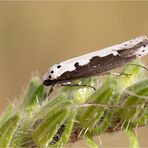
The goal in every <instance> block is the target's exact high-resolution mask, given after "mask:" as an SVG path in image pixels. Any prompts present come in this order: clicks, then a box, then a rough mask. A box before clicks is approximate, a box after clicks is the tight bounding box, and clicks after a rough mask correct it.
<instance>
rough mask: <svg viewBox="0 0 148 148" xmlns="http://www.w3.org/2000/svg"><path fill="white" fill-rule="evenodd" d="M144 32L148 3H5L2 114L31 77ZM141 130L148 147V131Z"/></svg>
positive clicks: (0, 17)
mask: <svg viewBox="0 0 148 148" xmlns="http://www.w3.org/2000/svg"><path fill="white" fill-rule="evenodd" d="M143 34H145V35H148V2H0V92H1V93H0V112H1V111H2V110H3V109H4V108H5V106H7V104H8V103H10V101H11V100H12V99H15V98H19V96H20V94H21V93H22V92H23V91H22V90H23V88H25V87H26V86H27V83H28V81H29V79H30V77H31V74H32V73H35V72H36V71H38V73H39V75H40V76H41V77H42V75H43V74H44V72H45V71H47V69H48V67H49V66H50V65H52V64H55V63H57V62H60V61H62V60H65V59H68V58H72V57H75V56H78V55H81V54H84V53H87V52H91V51H94V50H96V49H100V48H103V47H107V46H110V45H113V44H116V43H119V42H122V41H125V40H128V39H131V38H133V37H136V36H139V35H143ZM145 60H147V61H148V59H147V58H146V57H145ZM141 131H142V133H141V134H140V135H141V136H142V137H143V138H145V140H144V139H141V141H142V142H141V144H142V146H145V147H146V146H147V147H148V141H146V136H148V134H147V133H148V129H147V128H146V129H144V130H141ZM141 131H140V132H141ZM117 139H118V140H119V137H118V136H117ZM121 139H122V138H121ZM121 139H120V140H119V145H120V144H121V143H122V142H121ZM116 142H117V140H116ZM104 143H105V142H104ZM119 145H118V146H119ZM114 146H116V144H115V142H114ZM120 146H123V145H120Z"/></svg>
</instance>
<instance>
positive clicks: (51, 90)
mask: <svg viewBox="0 0 148 148" xmlns="http://www.w3.org/2000/svg"><path fill="white" fill-rule="evenodd" d="M53 87H54V85H51V87H50V90H49V92H48V96H49V95H50V94H51V93H52V92H53Z"/></svg>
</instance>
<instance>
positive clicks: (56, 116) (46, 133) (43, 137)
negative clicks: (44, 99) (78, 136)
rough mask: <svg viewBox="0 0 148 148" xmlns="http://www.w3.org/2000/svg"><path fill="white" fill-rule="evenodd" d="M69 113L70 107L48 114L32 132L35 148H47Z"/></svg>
mask: <svg viewBox="0 0 148 148" xmlns="http://www.w3.org/2000/svg"><path fill="white" fill-rule="evenodd" d="M69 111H70V106H65V108H59V109H57V110H55V111H54V112H49V113H48V114H47V115H46V116H45V117H44V118H43V121H42V122H41V123H40V125H39V126H38V127H37V128H36V129H35V130H34V131H33V139H34V142H35V144H36V145H37V146H40V147H47V146H48V144H49V143H50V142H51V141H52V138H53V137H54V135H55V134H56V133H57V131H58V129H59V128H60V126H61V125H62V124H63V123H64V121H65V119H66V118H67V116H68V114H69Z"/></svg>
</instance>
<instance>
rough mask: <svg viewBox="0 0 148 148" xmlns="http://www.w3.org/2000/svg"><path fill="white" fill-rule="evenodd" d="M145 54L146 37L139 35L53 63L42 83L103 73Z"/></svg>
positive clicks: (57, 82) (58, 81)
mask: <svg viewBox="0 0 148 148" xmlns="http://www.w3.org/2000/svg"><path fill="white" fill-rule="evenodd" d="M146 54H148V38H147V37H146V36H140V37H137V38H135V39H132V40H129V41H126V42H123V43H120V44H117V45H114V46H111V47H107V48H104V49H101V50H98V51H95V52H91V53H88V54H85V55H82V56H79V57H76V58H72V59H69V60H66V61H63V62H61V63H59V64H55V65H53V66H51V67H50V68H49V70H48V71H47V73H45V75H44V76H43V84H44V85H45V86H54V85H55V84H61V85H62V84H64V83H68V82H72V81H73V80H77V79H81V78H88V77H91V76H97V75H103V74H105V73H107V72H109V71H110V70H112V69H115V68H117V67H121V66H124V65H125V64H127V63H128V62H130V61H132V60H134V59H136V58H137V57H142V56H144V55H146Z"/></svg>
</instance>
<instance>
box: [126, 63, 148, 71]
mask: <svg viewBox="0 0 148 148" xmlns="http://www.w3.org/2000/svg"><path fill="white" fill-rule="evenodd" d="M128 65H133V66H138V67H141V68H143V69H145V70H147V71H148V68H147V67H145V66H142V65H139V64H128Z"/></svg>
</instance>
